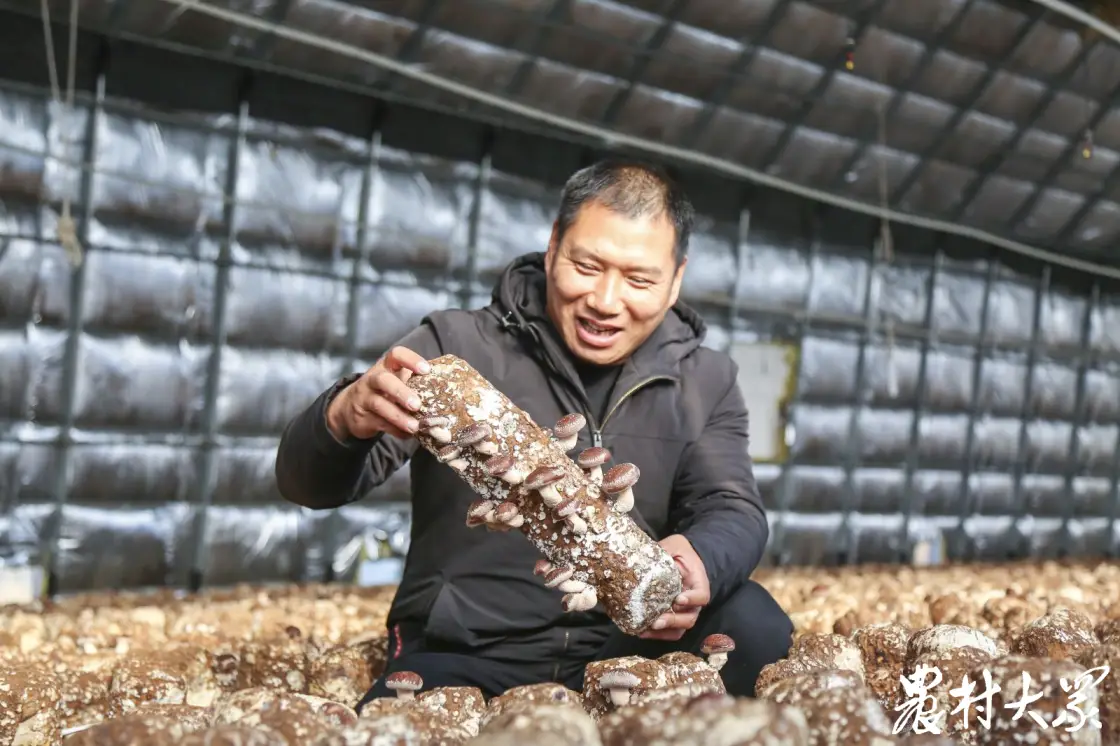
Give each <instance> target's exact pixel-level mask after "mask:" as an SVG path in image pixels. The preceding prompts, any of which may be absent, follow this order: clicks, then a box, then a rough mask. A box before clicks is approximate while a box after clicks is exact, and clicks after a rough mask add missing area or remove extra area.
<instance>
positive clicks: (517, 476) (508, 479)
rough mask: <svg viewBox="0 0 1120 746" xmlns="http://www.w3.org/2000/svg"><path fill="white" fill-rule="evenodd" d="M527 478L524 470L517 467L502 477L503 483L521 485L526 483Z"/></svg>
mask: <svg viewBox="0 0 1120 746" xmlns="http://www.w3.org/2000/svg"><path fill="white" fill-rule="evenodd" d="M526 476H527V474H526V472H525V470H524V469H519V468H518V467H516V466H515V467H513V468H512V469H510V470H509V471H507V472H506V473H505V474H503V475H502V481H503V482H505V483H506V484H521V483H522V482H524V481H525V477H526Z"/></svg>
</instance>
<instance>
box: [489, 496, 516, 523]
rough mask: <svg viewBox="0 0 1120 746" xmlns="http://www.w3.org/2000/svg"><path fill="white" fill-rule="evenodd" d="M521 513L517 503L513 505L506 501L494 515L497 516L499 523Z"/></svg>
mask: <svg viewBox="0 0 1120 746" xmlns="http://www.w3.org/2000/svg"><path fill="white" fill-rule="evenodd" d="M519 512H520V511H519V510H518V508H517V503H512V502H510V501H509V500H506V501H505V502H504V503H501V504H500V505H498V507H497V509H496V510H495V511H494V515H496V516H497V518H498V520H499V521H508V520H509V519H511V518H513V517H514V516H515V515H517V514H518V513H519Z"/></svg>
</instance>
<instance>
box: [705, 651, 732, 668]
mask: <svg viewBox="0 0 1120 746" xmlns="http://www.w3.org/2000/svg"><path fill="white" fill-rule="evenodd" d="M725 663H727V653H712V654H711V655H709V656H708V665H709V666H711V667H712V668H714V669H715V670H717V671H718V670H720V669H721V668H723V666H724V664H725Z"/></svg>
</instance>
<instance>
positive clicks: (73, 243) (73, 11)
mask: <svg viewBox="0 0 1120 746" xmlns="http://www.w3.org/2000/svg"><path fill="white" fill-rule="evenodd" d="M79 7H80V6H79V4H78V0H70V28H69V31H70V34H69V44H68V48H67V59H66V98H65V100H64V99H63V96H62V91H61V89H60V84H59V80H58V61H57V60H56V59H55V52H54V38H53V36H52V34H51V10H50V5H49V4H48V0H41V2H40V14H41V16H42V18H43V39H44V42H43V44H44V46H45V48H46V53H47V72H48V74H49V76H50V81H51V95H52V96H54V100H55V101H56V102H58V103H59V104H65V106H66V109H67V110H68V111H69V110H73V108H74V89H75V87H76V79H77V69H78V61H77V56H78V8H79ZM63 148H64V150H65V151H67V156H68V155H69V153H68V151H69V149H70V141H69V140H68V139H64V140H63ZM70 202H71V197H70V191H69V190H67V192H66V194H65V195H64V196H63V197H62V210H61V214H60V215H59V216H58V242H59V243H60V244H61V245H62V247H63V248H64V249H66V253H67V255H68V256H69V257H70V262H71V264H72V265H73V266H75V267H76V266H78V265H79V264H81V263H82V245H81V242H80V241H79V240H78V229H77V227H76V226H75V225H74V217H73V215H72V214H71V209H70Z"/></svg>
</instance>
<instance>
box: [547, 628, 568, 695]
mask: <svg viewBox="0 0 1120 746" xmlns="http://www.w3.org/2000/svg"><path fill="white" fill-rule="evenodd" d="M571 634H572V632H571V630H569V629H565V630H564V648H563V649H562V650H561V651H560V657H559V658H557V659H556V663H555V664H554V665H553V666H552V680H553V681H555V682H556V683H561V682H560V661H561V660H563V659H564V657H565V656H566V655H567V654H568V637H569V636H570V635H571Z"/></svg>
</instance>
